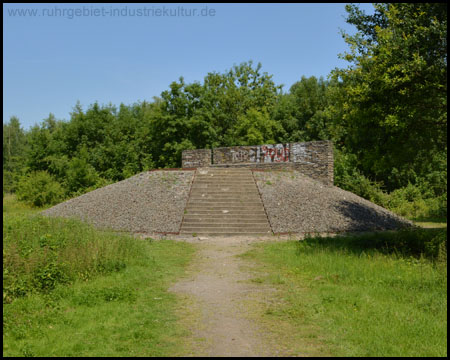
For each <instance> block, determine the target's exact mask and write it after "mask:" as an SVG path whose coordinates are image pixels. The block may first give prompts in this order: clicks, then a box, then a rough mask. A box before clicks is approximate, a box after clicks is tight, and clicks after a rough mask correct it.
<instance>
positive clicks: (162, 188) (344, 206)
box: [42, 170, 413, 235]
mask: <svg viewBox="0 0 450 360" xmlns="http://www.w3.org/2000/svg"><path fill="white" fill-rule="evenodd" d="M253 176H254V178H255V180H256V184H257V186H258V189H259V192H260V194H261V197H262V200H263V203H264V207H265V210H266V213H267V216H268V219H269V222H270V225H271V227H272V230H273V232H274V233H275V234H287V233H312V232H316V233H339V232H353V231H374V230H394V229H398V228H402V227H408V226H412V225H413V223H412V222H410V221H409V220H406V219H404V218H401V217H399V216H397V215H395V214H393V213H392V212H390V211H388V210H386V209H384V208H382V207H380V206H378V205H375V204H373V203H371V202H370V201H367V200H365V199H363V198H361V197H359V196H357V195H355V194H352V193H350V192H348V191H345V190H342V189H340V188H338V187H335V186H326V185H323V184H322V183H320V182H318V181H316V180H313V179H310V178H309V177H306V176H304V175H301V174H300V173H299V172H297V171H264V172H261V171H254V172H253ZM193 177H194V171H188V170H175V171H167V170H160V171H149V172H143V173H140V174H137V175H135V176H132V177H130V178H128V179H126V180H123V181H120V182H118V183H115V184H111V185H108V186H105V187H103V188H101V189H97V190H94V191H91V192H89V193H87V194H84V195H81V196H79V197H76V198H73V199H70V200H68V201H65V202H63V203H61V204H58V205H56V206H54V207H52V208H50V209H47V210H45V211H43V212H42V214H43V215H46V216H61V217H74V218H79V219H81V220H83V221H86V222H89V223H91V224H93V225H94V226H96V227H98V228H102V229H113V230H119V231H127V232H132V233H136V234H139V233H140V234H153V235H155V234H158V233H178V232H179V230H180V227H181V222H182V219H183V214H184V210H185V208H186V203H187V200H188V197H189V192H190V188H191V184H192V181H193Z"/></svg>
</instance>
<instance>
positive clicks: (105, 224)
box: [42, 170, 194, 232]
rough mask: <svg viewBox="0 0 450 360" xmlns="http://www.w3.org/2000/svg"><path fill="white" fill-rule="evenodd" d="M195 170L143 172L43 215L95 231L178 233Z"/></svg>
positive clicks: (61, 205)
mask: <svg viewBox="0 0 450 360" xmlns="http://www.w3.org/2000/svg"><path fill="white" fill-rule="evenodd" d="M193 176H194V171H181V170H180V171H164V170H162V171H151V172H143V173H140V174H137V175H135V176H132V177H130V178H128V179H126V180H123V181H120V182H117V183H115V184H111V185H108V186H105V187H103V188H100V189H96V190H94V191H91V192H89V193H87V194H84V195H81V196H79V197H76V198H73V199H70V200H68V201H65V202H63V203H61V204H58V205H56V206H53V207H52V208H50V209H47V210H45V211H43V212H42V214H43V215H47V216H61V217H75V218H79V219H81V220H84V221H87V222H89V223H91V224H94V225H95V226H96V227H98V228H111V229H114V230H124V231H130V232H154V231H155V232H178V231H179V229H180V225H181V220H182V218H183V212H184V209H185V207H186V202H187V199H188V196H189V190H190V187H191V182H192V179H193Z"/></svg>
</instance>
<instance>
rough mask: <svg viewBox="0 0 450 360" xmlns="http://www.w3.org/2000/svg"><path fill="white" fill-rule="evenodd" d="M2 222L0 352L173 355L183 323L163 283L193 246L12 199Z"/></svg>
mask: <svg viewBox="0 0 450 360" xmlns="http://www.w3.org/2000/svg"><path fill="white" fill-rule="evenodd" d="M3 221H4V225H3V238H4V249H3V261H4V268H3V270H4V273H3V276H4V277H3V281H4V282H3V288H4V295H3V355H4V356H174V355H177V354H180V353H182V351H183V350H182V349H183V346H184V343H183V339H184V338H185V336H186V330H184V329H183V328H181V327H180V326H179V325H178V323H177V318H176V316H175V311H176V309H177V307H178V303H177V299H176V297H175V295H174V294H171V293H170V292H168V291H167V289H168V287H169V286H170V284H171V283H173V282H174V281H175V279H177V278H178V277H179V276H181V275H182V274H183V271H184V269H185V267H186V266H187V264H188V262H189V261H190V259H191V258H192V255H193V251H194V250H193V247H192V245H190V244H188V243H181V242H174V241H168V240H162V241H149V240H141V239H133V238H132V237H130V236H127V235H117V234H114V233H112V232H107V231H97V230H95V229H93V228H91V227H90V226H88V225H86V224H82V223H81V222H76V221H71V220H63V219H47V218H44V217H42V216H39V215H38V214H37V210H33V209H29V208H28V207H26V206H24V205H22V204H20V203H17V202H16V201H15V199H14V198H12V197H7V198H6V199H4V203H3ZM50 264H53V265H50ZM44 269H47V270H48V271H47V272H45V271H43V270H44ZM55 269H56V270H58V271H56V270H55ZM5 271H6V274H5ZM5 275H6V276H5ZM48 276H49V278H50V279H51V280H52V281H50V280H48V279H47V277H48ZM43 284H44V286H43ZM18 288H19V289H21V290H20V291H19V290H17V289H18Z"/></svg>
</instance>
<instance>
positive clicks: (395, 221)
mask: <svg viewBox="0 0 450 360" xmlns="http://www.w3.org/2000/svg"><path fill="white" fill-rule="evenodd" d="M253 176H254V178H255V180H256V183H257V185H258V189H259V191H260V194H261V196H262V199H263V202H264V207H265V209H266V212H267V216H268V218H269V222H270V225H271V226H272V230H273V232H274V233H287V232H299V233H305V232H306V233H309V232H341V231H371V230H393V229H398V228H401V227H404V226H411V225H412V222H410V221H409V220H406V219H403V218H401V217H399V216H397V215H395V214H393V213H392V212H390V211H388V210H386V209H384V208H382V207H381V206H378V205H375V204H374V203H372V202H370V201H368V200H365V199H363V198H361V197H359V196H357V195H355V194H353V193H351V192H348V191H345V190H342V189H340V188H338V187H336V186H326V185H323V184H321V183H320V182H317V181H315V180H313V179H310V178H308V177H305V176H303V175H301V174H300V173H298V172H296V171H283V172H281V171H277V172H275V171H274V172H258V171H254V172H253Z"/></svg>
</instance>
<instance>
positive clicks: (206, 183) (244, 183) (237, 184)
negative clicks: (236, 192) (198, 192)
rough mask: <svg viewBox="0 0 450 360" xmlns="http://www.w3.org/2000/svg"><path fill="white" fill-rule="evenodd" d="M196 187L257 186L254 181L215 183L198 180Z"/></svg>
mask: <svg viewBox="0 0 450 360" xmlns="http://www.w3.org/2000/svg"><path fill="white" fill-rule="evenodd" d="M195 184H196V185H229V186H255V182H253V181H228V180H226V181H214V180H209V179H208V180H196V181H195Z"/></svg>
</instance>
